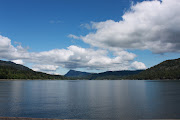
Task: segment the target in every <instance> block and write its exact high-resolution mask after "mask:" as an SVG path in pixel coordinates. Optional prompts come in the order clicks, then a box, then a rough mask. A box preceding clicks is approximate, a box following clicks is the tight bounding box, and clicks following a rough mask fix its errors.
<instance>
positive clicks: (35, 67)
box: [32, 64, 59, 72]
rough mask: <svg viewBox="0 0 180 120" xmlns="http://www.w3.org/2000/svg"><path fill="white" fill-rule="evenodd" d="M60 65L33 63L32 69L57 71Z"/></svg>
mask: <svg viewBox="0 0 180 120" xmlns="http://www.w3.org/2000/svg"><path fill="white" fill-rule="evenodd" d="M58 68H59V67H58V66H55V65H38V64H36V65H33V66H32V69H33V70H34V71H45V72H47V71H48V72H50V71H51V72H52V71H56V70H57V69H58Z"/></svg>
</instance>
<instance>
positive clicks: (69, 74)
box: [64, 70, 91, 78]
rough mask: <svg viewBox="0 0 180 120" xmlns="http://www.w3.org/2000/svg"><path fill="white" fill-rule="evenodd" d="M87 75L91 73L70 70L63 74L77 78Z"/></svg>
mask: <svg viewBox="0 0 180 120" xmlns="http://www.w3.org/2000/svg"><path fill="white" fill-rule="evenodd" d="M88 75H91V73H87V72H80V71H75V70H70V71H69V72H68V73H66V74H65V75H64V76H66V77H78V78H82V77H86V76H88Z"/></svg>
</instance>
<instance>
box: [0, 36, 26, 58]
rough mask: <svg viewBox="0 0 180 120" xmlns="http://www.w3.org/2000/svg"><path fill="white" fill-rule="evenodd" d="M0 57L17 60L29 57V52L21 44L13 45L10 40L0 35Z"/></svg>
mask: <svg viewBox="0 0 180 120" xmlns="http://www.w3.org/2000/svg"><path fill="white" fill-rule="evenodd" d="M0 43H1V44H0V58H1V59H2V58H6V59H8V60H18V59H26V58H29V53H28V52H27V50H26V49H25V48H23V47H22V46H21V45H18V46H16V47H14V46H13V45H12V44H11V40H10V39H9V38H7V37H4V36H1V35H0Z"/></svg>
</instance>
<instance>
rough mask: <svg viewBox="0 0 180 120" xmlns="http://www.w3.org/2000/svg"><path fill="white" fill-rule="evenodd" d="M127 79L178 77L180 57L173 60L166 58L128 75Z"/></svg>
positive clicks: (179, 74)
mask: <svg viewBox="0 0 180 120" xmlns="http://www.w3.org/2000/svg"><path fill="white" fill-rule="evenodd" d="M129 79H140V80H148V79H149V80H156V79H180V58H179V59H174V60H166V61H164V62H162V63H160V64H158V65H156V66H154V67H151V68H149V69H147V70H145V71H143V72H141V73H139V74H137V75H134V76H130V77H129Z"/></svg>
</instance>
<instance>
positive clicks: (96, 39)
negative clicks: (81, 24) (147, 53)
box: [80, 0, 180, 53]
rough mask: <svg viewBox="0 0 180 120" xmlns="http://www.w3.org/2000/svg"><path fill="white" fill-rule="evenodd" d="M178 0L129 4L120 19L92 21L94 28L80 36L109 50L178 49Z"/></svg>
mask: <svg viewBox="0 0 180 120" xmlns="http://www.w3.org/2000/svg"><path fill="white" fill-rule="evenodd" d="M179 11H180V0H161V1H160V0H154V1H144V2H141V3H137V4H135V5H132V7H131V8H130V10H129V11H127V12H126V13H125V14H124V15H123V16H122V20H120V21H118V22H115V21H113V20H107V21H104V22H94V23H92V26H91V27H92V28H94V29H95V30H96V32H94V33H89V34H87V35H86V36H80V38H81V39H82V40H83V41H84V42H86V43H88V44H91V45H92V46H95V47H100V48H105V49H109V50H114V51H115V50H122V49H148V50H151V51H152V52H153V53H167V52H180V12H179Z"/></svg>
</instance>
